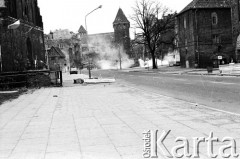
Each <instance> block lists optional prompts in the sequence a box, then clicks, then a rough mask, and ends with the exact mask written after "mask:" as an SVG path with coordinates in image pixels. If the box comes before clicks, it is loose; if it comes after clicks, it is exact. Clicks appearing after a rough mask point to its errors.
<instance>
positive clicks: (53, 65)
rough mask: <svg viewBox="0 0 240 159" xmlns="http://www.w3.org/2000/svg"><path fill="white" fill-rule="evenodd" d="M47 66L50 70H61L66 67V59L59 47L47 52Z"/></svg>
mask: <svg viewBox="0 0 240 159" xmlns="http://www.w3.org/2000/svg"><path fill="white" fill-rule="evenodd" d="M48 64H49V69H50V70H63V69H64V68H65V67H66V58H65V55H64V53H63V52H62V51H61V49H60V48H59V47H54V46H52V47H51V48H50V49H49V50H48Z"/></svg>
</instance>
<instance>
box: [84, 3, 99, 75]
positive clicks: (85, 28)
mask: <svg viewBox="0 0 240 159" xmlns="http://www.w3.org/2000/svg"><path fill="white" fill-rule="evenodd" d="M100 8H102V5H100V6H98V7H97V8H95V9H94V10H92V11H91V12H89V13H88V14H87V15H86V16H85V29H86V31H87V48H88V30H87V16H88V15H89V14H91V13H92V12H94V11H95V10H97V9H100ZM88 50H89V49H88ZM88 60H89V61H88V62H89V79H91V63H90V61H91V59H90V57H89V59H88Z"/></svg>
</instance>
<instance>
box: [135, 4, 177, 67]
mask: <svg viewBox="0 0 240 159" xmlns="http://www.w3.org/2000/svg"><path fill="white" fill-rule="evenodd" d="M133 11H134V14H133V16H132V17H131V19H132V20H133V21H134V22H135V25H136V28H137V29H139V30H141V32H140V33H138V34H137V37H139V36H140V37H141V38H137V39H142V40H140V41H137V43H141V44H144V45H146V46H147V48H148V50H149V52H150V53H151V56H152V61H153V69H157V65H156V60H155V58H156V52H157V50H158V47H160V46H161V43H165V42H164V38H163V37H162V36H163V35H164V34H166V33H167V32H169V31H170V30H171V31H172V30H174V24H175V23H174V21H175V14H169V13H170V10H169V9H168V8H166V7H163V6H162V5H161V4H160V3H159V2H157V1H154V0H140V1H139V2H136V6H135V7H134V8H133Z"/></svg>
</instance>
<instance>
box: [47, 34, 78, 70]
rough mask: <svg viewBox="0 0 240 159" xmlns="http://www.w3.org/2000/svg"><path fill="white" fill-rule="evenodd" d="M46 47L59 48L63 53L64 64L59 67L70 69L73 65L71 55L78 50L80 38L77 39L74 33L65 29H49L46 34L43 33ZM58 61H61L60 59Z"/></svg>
mask: <svg viewBox="0 0 240 159" xmlns="http://www.w3.org/2000/svg"><path fill="white" fill-rule="evenodd" d="M45 45H46V48H48V50H49V49H51V48H52V47H55V48H59V49H60V50H61V52H62V53H63V54H64V58H65V65H64V66H63V67H61V68H62V69H63V70H66V69H70V67H71V65H73V63H74V62H73V55H75V54H76V52H77V51H78V50H79V49H78V48H79V45H80V39H77V37H76V35H75V34H74V33H73V32H71V31H69V30H67V29H63V30H61V29H60V30H56V31H53V32H52V31H51V32H50V33H49V34H48V35H45ZM59 63H62V61H60V62H59Z"/></svg>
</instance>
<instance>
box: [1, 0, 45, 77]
mask: <svg viewBox="0 0 240 159" xmlns="http://www.w3.org/2000/svg"><path fill="white" fill-rule="evenodd" d="M12 24H16V25H15V26H14V25H12ZM9 26H13V27H9ZM0 46H1V72H9V71H23V70H30V69H36V67H37V66H40V63H39V62H40V61H43V62H45V48H44V35H43V22H42V16H41V15H40V9H39V7H38V1H37V0H21V1H19V0H0Z"/></svg>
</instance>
